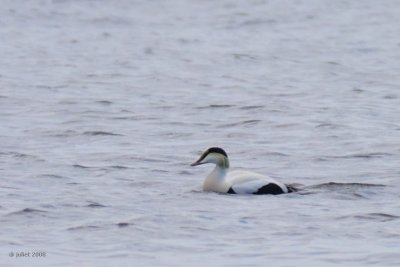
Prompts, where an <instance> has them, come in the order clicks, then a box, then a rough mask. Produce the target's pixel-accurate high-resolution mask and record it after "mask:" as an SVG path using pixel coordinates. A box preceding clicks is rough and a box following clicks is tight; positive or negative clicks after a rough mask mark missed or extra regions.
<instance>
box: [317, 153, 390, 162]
mask: <svg viewBox="0 0 400 267" xmlns="http://www.w3.org/2000/svg"><path fill="white" fill-rule="evenodd" d="M387 156H393V154H390V153H384V152H370V153H355V154H350V155H343V156H325V157H320V158H319V159H318V160H321V161H324V160H328V159H354V158H363V159H372V158H382V157H387Z"/></svg>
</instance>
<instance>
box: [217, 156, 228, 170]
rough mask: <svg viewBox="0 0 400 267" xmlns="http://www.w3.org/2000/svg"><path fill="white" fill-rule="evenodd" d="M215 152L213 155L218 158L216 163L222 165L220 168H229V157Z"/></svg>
mask: <svg viewBox="0 0 400 267" xmlns="http://www.w3.org/2000/svg"><path fill="white" fill-rule="evenodd" d="M213 154H215V157H216V158H217V159H218V163H217V165H218V166H220V167H222V168H226V169H228V168H229V159H228V158H227V157H225V156H224V155H222V154H217V153H213Z"/></svg>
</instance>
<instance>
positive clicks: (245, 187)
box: [191, 147, 295, 195]
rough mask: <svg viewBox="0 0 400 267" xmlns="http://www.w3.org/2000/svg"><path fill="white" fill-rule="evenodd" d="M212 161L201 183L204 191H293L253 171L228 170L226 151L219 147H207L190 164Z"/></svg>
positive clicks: (273, 192)
mask: <svg viewBox="0 0 400 267" xmlns="http://www.w3.org/2000/svg"><path fill="white" fill-rule="evenodd" d="M206 163H214V164H215V165H216V166H215V168H214V170H213V171H212V172H211V173H210V174H209V175H208V176H207V177H206V179H205V180H204V183H203V190H204V191H212V192H217V193H228V194H255V195H262V194H272V195H278V194H285V193H291V192H293V191H295V189H294V188H292V187H290V186H286V185H285V184H283V183H280V182H278V181H275V180H274V179H272V178H270V177H268V176H264V175H261V174H258V173H255V172H249V171H229V172H228V170H229V159H228V155H227V154H226V152H225V151H224V150H223V149H222V148H219V147H211V148H209V149H207V150H206V151H205V152H204V153H203V154H202V155H201V157H200V158H199V159H198V160H197V161H196V162H194V163H192V164H191V166H197V165H201V164H206Z"/></svg>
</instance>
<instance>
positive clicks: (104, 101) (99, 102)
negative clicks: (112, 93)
mask: <svg viewBox="0 0 400 267" xmlns="http://www.w3.org/2000/svg"><path fill="white" fill-rule="evenodd" d="M96 103H98V104H102V105H107V106H109V105H111V104H112V102H111V101H108V100H99V101H96Z"/></svg>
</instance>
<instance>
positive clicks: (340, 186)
mask: <svg viewBox="0 0 400 267" xmlns="http://www.w3.org/2000/svg"><path fill="white" fill-rule="evenodd" d="M385 186H386V185H383V184H369V183H336V182H329V183H323V184H317V185H310V186H306V187H304V188H305V189H329V190H338V189H358V188H374V187H375V188H377V187H385Z"/></svg>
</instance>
